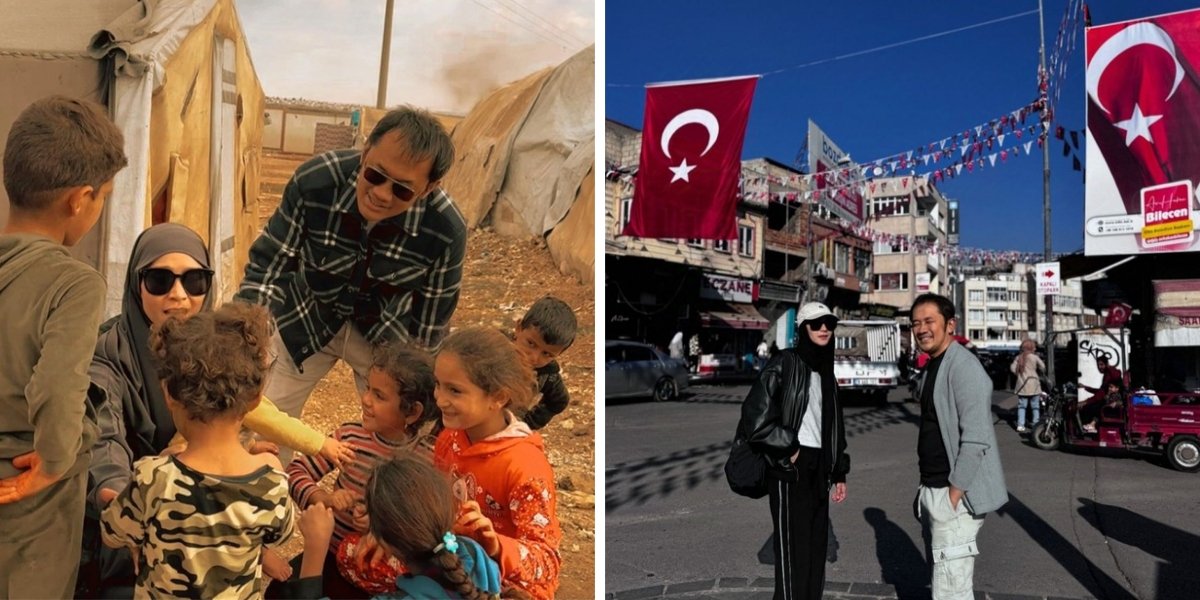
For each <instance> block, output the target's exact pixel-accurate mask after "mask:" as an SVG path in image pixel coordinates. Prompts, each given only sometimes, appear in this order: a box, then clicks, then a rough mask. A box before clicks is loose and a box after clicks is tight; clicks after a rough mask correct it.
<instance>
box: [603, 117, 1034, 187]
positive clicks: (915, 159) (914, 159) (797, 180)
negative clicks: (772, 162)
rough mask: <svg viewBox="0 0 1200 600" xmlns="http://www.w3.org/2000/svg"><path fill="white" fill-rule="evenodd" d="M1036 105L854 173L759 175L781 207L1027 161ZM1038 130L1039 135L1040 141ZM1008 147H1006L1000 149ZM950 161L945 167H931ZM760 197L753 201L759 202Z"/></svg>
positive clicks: (622, 170)
mask: <svg viewBox="0 0 1200 600" xmlns="http://www.w3.org/2000/svg"><path fill="white" fill-rule="evenodd" d="M1041 102H1042V101H1041V100H1038V101H1035V102H1032V103H1030V104H1028V105H1026V106H1024V107H1021V108H1019V109H1016V110H1013V111H1011V112H1009V113H1007V114H1004V115H1001V116H1000V117H998V118H995V119H991V120H989V121H988V122H986V123H983V124H980V125H976V126H975V127H972V128H969V129H965V130H963V131H962V132H961V133H955V134H953V135H950V136H947V137H944V138H941V139H940V140H937V141H934V142H930V143H928V144H925V145H922V146H918V147H916V148H914V149H913V150H908V151H905V152H900V153H896V154H892V155H890V156H886V157H883V158H877V159H875V160H871V161H866V162H862V163H858V164H857V165H855V166H853V167H846V168H843V169H833V170H829V171H822V172H820V173H809V174H796V175H789V176H786V177H780V176H776V175H769V174H767V173H761V174H760V175H761V176H762V177H763V178H764V179H765V180H766V181H767V182H768V183H770V184H774V185H779V186H784V187H791V188H796V191H777V192H768V193H767V194H768V197H767V198H766V199H767V200H774V201H783V202H814V201H817V200H821V199H833V198H835V197H847V196H851V195H853V194H857V193H860V191H861V190H862V189H863V187H864V186H865V185H867V184H868V182H869V181H870V180H871V179H874V178H877V177H895V176H901V175H909V174H914V175H919V176H924V177H927V178H929V179H930V180H932V181H933V182H935V183H937V182H940V181H943V180H945V179H953V178H955V177H959V176H961V175H962V174H963V172H964V171H966V172H967V173H973V172H975V171H976V170H983V169H985V168H990V167H995V166H996V164H997V162H1000V163H1006V162H1008V160H1009V159H1012V158H1017V157H1020V156H1027V155H1029V154H1031V153H1032V152H1033V147H1034V144H1036V145H1037V147H1038V148H1039V149H1040V148H1041V147H1042V144H1043V143H1044V138H1045V135H1044V132H1045V131H1046V130H1048V129H1049V124H1046V123H1041V124H1040V126H1039V124H1038V123H1033V124H1026V122H1027V120H1028V118H1029V117H1030V116H1031V115H1037V114H1038V113H1039V111H1040V104H1041ZM1039 129H1040V130H1041V131H1042V132H1043V134H1042V135H1039ZM1006 143H1009V144H1010V145H1009V146H1008V147H1005V144H1006ZM947 160H949V161H950V162H949V164H943V165H942V166H937V168H935V169H933V170H928V167H929V166H936V165H938V164H939V163H943V162H945V161H947ZM609 169H610V170H613V169H615V170H617V171H618V172H620V173H632V172H633V171H635V170H636V167H632V170H631V167H628V166H610V167H609ZM759 194H760V195H759V196H757V197H754V198H752V199H754V200H763V198H762V196H761V194H763V192H759Z"/></svg>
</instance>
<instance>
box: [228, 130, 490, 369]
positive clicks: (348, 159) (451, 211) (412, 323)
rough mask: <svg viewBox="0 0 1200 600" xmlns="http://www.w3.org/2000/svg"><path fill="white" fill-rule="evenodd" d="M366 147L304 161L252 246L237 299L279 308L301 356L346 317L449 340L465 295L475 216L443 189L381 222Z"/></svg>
mask: <svg viewBox="0 0 1200 600" xmlns="http://www.w3.org/2000/svg"><path fill="white" fill-rule="evenodd" d="M361 156H362V155H361V152H359V151H358V150H332V151H329V152H326V153H324V154H319V155H317V156H314V157H313V158H311V159H310V160H309V161H308V162H306V163H304V164H303V165H301V166H300V168H298V169H296V173H295V174H294V175H292V178H291V180H290V181H288V183H287V186H286V187H285V188H284V191H283V200H282V202H281V203H280V205H279V208H278V209H276V211H275V214H273V215H271V219H270V220H269V221H268V222H267V225H266V227H265V228H263V232H262V234H261V235H259V236H258V239H257V240H255V241H254V245H252V246H251V247H250V261H249V263H247V265H246V274H245V277H244V278H243V280H242V285H241V289H240V290H239V291H238V293H237V298H238V299H240V300H244V301H247V302H253V303H257V304H262V305H265V306H268V307H270V309H271V312H272V313H273V314H274V316H275V320H276V321H277V323H278V325H279V333H280V336H281V337H282V338H283V341H284V343H285V344H286V345H287V348H288V352H289V353H290V354H291V356H292V359H293V361H294V362H295V364H297V365H300V364H303V362H304V359H306V358H308V357H309V356H312V355H313V354H316V353H317V352H318V351H320V349H321V348H323V347H324V346H325V345H326V344H328V343H329V341H330V340H332V339H333V336H334V335H335V334H336V333H337V332H338V330H340V329H341V327H342V325H343V324H344V323H346V322H347V321H351V322H353V323H354V324H355V326H357V328H358V330H359V331H360V332H362V334H363V336H364V337H365V338H366V339H367V341H369V342H371V343H373V344H374V343H379V342H388V341H401V342H406V343H407V342H417V343H419V344H421V345H424V346H426V347H435V346H437V345H438V344H440V343H441V339H442V337H443V336H444V335H445V333H446V324H447V323H448V322H449V320H450V316H451V315H452V314H453V313H454V308H455V306H457V304H458V295H459V287H460V284H461V280H462V264H463V256H464V255H465V254H466V246H467V228H466V222H465V221H464V220H463V217H462V215H461V214H460V213H459V212H458V209H457V208H455V207H454V204H453V203H452V202H451V200H450V197H449V196H448V195H446V193H445V192H444V191H442V190H441V189H438V190H436V191H434V192H432V193H430V194H429V195H428V196H426V197H425V198H422V199H420V200H418V201H417V202H416V203H415V204H414V205H413V206H412V208H409V209H408V210H406V211H405V212H403V213H401V214H399V215H397V216H395V217H392V218H390V219H384V220H383V221H380V222H378V223H376V224H375V225H374V226H371V227H368V224H367V222H366V220H365V219H363V217H362V215H361V214H360V213H359V212H358V199H357V194H356V193H355V187H354V186H355V182H356V181H358V173H359V163H360V159H361Z"/></svg>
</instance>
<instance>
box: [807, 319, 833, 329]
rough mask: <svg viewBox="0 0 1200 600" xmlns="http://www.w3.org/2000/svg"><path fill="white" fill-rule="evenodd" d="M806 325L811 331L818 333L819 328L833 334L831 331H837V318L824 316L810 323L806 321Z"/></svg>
mask: <svg viewBox="0 0 1200 600" xmlns="http://www.w3.org/2000/svg"><path fill="white" fill-rule="evenodd" d="M807 324H808V326H809V327H812V330H813V331H819V330H820V329H821V327H824V328H825V329H828V330H829V331H830V332H833V331H836V330H837V324H838V320H837V317H831V316H824V317H821V318H819V319H813V320H811V321H808V323H807Z"/></svg>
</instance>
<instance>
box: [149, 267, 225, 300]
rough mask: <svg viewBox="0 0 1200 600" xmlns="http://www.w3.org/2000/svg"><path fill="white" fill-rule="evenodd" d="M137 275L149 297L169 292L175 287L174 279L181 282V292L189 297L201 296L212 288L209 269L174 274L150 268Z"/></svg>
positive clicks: (168, 270) (169, 271) (189, 270)
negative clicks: (139, 276)
mask: <svg viewBox="0 0 1200 600" xmlns="http://www.w3.org/2000/svg"><path fill="white" fill-rule="evenodd" d="M139 275H141V278H142V285H144V286H146V292H147V293H149V294H150V295H151V296H162V295H165V294H166V293H168V292H170V291H171V288H173V287H175V280H176V279H178V280H180V281H182V282H183V291H185V292H187V293H188V295H189V296H203V295H205V294H207V293H208V290H209V288H210V287H212V278H213V272H212V270H210V269H188V270H187V271H184V272H183V273H180V274H176V273H175V272H174V271H172V270H170V269H161V268H157V269H156V268H150V269H142V271H141V273H139Z"/></svg>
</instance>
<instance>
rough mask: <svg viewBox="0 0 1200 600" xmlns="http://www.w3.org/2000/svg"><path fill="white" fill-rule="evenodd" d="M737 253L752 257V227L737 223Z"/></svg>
mask: <svg viewBox="0 0 1200 600" xmlns="http://www.w3.org/2000/svg"><path fill="white" fill-rule="evenodd" d="M738 254H740V255H742V256H748V257H750V258H754V228H753V227H751V226H749V225H738Z"/></svg>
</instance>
